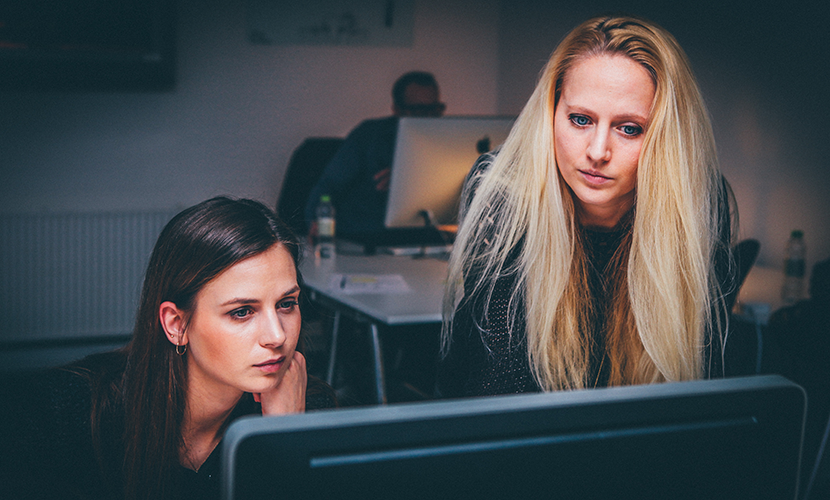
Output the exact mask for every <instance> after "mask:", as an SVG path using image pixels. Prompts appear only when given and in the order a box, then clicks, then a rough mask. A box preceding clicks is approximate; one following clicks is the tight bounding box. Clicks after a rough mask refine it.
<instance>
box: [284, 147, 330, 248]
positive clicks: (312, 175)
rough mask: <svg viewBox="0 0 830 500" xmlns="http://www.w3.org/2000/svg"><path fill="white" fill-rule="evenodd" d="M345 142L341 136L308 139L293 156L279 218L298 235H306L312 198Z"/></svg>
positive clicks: (289, 162)
mask: <svg viewBox="0 0 830 500" xmlns="http://www.w3.org/2000/svg"><path fill="white" fill-rule="evenodd" d="M342 143H343V139H342V138H340V137H308V138H306V139H305V140H304V141H303V142H302V144H300V145H299V146H298V147H297V149H295V150H294V152H293V153H292V154H291V159H290V160H289V161H288V168H287V169H286V171H285V177H284V178H283V181H282V188H280V195H279V198H278V199H277V215H279V216H280V218H281V219H282V220H283V221H285V223H286V224H288V226H289V227H291V229H292V230H293V231H294V233H295V234H298V235H302V234H306V232H307V230H308V228H307V227H306V221H305V213H304V212H305V206H306V202H307V201H308V196H309V194H310V193H311V189H312V188H313V187H314V184H316V183H317V180H318V179H319V178H320V175H321V174H322V173H323V169H324V168H326V165H328V163H329V160H331V158H332V157H333V156H334V154H335V153H336V152H337V149H338V148H339V147H340V144H342Z"/></svg>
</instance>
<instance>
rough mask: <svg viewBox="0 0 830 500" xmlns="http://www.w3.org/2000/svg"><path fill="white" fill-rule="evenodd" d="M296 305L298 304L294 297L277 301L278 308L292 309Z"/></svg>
mask: <svg viewBox="0 0 830 500" xmlns="http://www.w3.org/2000/svg"><path fill="white" fill-rule="evenodd" d="M297 305H299V304H298V303H297V301H296V300H294V299H291V300H284V301H282V302H280V303H279V307H280V309H289V310H291V309H294V307H296V306H297Z"/></svg>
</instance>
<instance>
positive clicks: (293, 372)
mask: <svg viewBox="0 0 830 500" xmlns="http://www.w3.org/2000/svg"><path fill="white" fill-rule="evenodd" d="M290 363H291V364H290V365H288V371H286V372H285V375H283V377H282V381H280V383H279V385H277V386H276V387H275V388H274V389H272V390H270V391H267V392H263V393H259V394H257V393H254V399H255V400H256V401H257V402H259V403H262V414H263V415H284V414H287V413H302V412H304V411H305V390H306V383H307V382H308V375H307V373H306V366H305V357H303V355H302V354H300V353H299V352H297V351H294V357H293V359H291V361H290Z"/></svg>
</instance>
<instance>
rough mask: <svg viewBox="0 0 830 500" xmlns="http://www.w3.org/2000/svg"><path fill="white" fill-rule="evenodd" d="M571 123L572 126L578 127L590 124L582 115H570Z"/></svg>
mask: <svg viewBox="0 0 830 500" xmlns="http://www.w3.org/2000/svg"><path fill="white" fill-rule="evenodd" d="M571 121H572V122H573V124H574V125H577V126H579V127H584V126H586V125H588V124H589V123H590V120H588V117H587V116H582V115H571Z"/></svg>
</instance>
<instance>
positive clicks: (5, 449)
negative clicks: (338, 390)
mask: <svg viewBox="0 0 830 500" xmlns="http://www.w3.org/2000/svg"><path fill="white" fill-rule="evenodd" d="M96 358H97V359H95V361H94V365H97V366H102V365H101V363H103V365H104V366H109V367H110V368H111V367H112V366H113V364H114V365H115V366H116V367H119V366H120V369H121V370H123V355H121V354H120V353H107V354H105V355H98V356H96ZM102 360H103V361H102ZM78 366H80V367H81V368H82V369H83V368H86V366H88V365H86V363H85V362H81V363H80V364H79V365H76V366H75V367H73V368H72V369H65V368H60V369H53V370H49V371H48V372H45V373H42V374H39V375H36V376H34V377H32V378H31V379H30V380H28V381H27V382H26V383H25V384H23V385H21V386H19V387H18V388H16V389H15V390H14V391H10V392H11V394H8V395H7V406H6V408H5V409H4V410H3V413H2V415H3V421H2V424H3V428H2V432H3V435H2V440H1V441H0V446H1V447H2V448H0V455H2V458H0V467H2V472H0V474H2V476H0V478H2V479H1V480H0V481H2V484H3V486H2V487H0V488H2V489H3V490H4V491H5V492H6V493H4V495H3V498H10V499H14V498H26V499H29V498H32V499H40V498H43V499H46V498H49V499H55V498H61V499H63V498H67V499H104V498H121V497H122V493H121V488H122V478H121V472H122V466H121V464H122V461H123V442H122V438H121V434H122V432H123V406H122V405H121V404H120V401H118V402H116V404H115V405H114V407H112V408H107V409H105V411H103V412H102V417H101V421H100V422H99V426H100V427H99V436H100V442H101V450H100V455H98V454H97V453H96V450H95V449H94V445H93V440H92V428H91V424H90V415H91V404H92V388H91V384H90V378H89V377H88V376H86V375H83V374H82V373H83V371H82V370H81V371H80V373H79V370H76V369H75V368H77V367H78ZM117 369H118V368H116V370H117ZM116 373H117V371H116ZM326 389H327V386H325V384H324V383H322V382H320V381H318V380H317V379H312V378H309V390H308V391H307V398H306V408H307V409H308V410H314V409H321V408H329V407H333V406H335V401H334V399H333V393H332V392H330V391H328V390H326ZM261 413H262V409H261V406H260V405H259V404H258V403H256V402H255V401H254V399H253V397H252V396H251V395H250V394H245V395H244V396H243V398H242V400H240V402H239V403H238V405H237V407H236V408H235V409H234V411H233V413H232V415H231V417H230V421H232V420H234V419H236V418H238V417H240V416H243V415H255V414H261ZM220 449H221V443H220V444H219V445H218V446H217V447H216V449H214V451H213V452H212V453H211V454H210V456H209V457H208V458H207V460H206V461H205V462H204V464H202V466H201V467H200V469H199V471H198V472H196V471H193V470H191V469H188V468H185V467H182V466H179V467H177V469H176V472H175V480H174V483H175V484H174V485H173V487H174V488H175V489H176V492H175V493H174V494H173V495H172V496H171V498H193V499H211V498H217V499H218V498H219V486H220V484H219V470H220V465H221V464H220V462H221V452H220ZM99 457H100V460H99ZM6 494H9V495H10V496H5V495H6Z"/></svg>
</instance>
